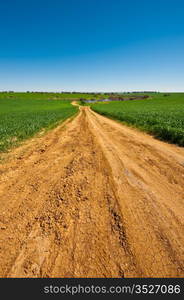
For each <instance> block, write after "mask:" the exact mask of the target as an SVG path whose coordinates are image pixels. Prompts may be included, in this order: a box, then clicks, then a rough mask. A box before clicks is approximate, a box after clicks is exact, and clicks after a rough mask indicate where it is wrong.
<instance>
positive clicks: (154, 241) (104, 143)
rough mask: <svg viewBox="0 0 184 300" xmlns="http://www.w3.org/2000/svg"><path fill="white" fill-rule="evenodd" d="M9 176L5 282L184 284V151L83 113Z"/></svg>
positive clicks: (0, 256)
mask: <svg viewBox="0 0 184 300" xmlns="http://www.w3.org/2000/svg"><path fill="white" fill-rule="evenodd" d="M0 175H1V181H0V204H1V205H0V276H1V277H183V276H184V217H183V208H184V149H182V148H179V147H176V146H174V145H168V144H166V143H163V142H160V141H157V140H155V139H153V138H152V137H150V136H148V135H146V134H144V133H141V132H139V131H136V130H133V129H130V128H127V127H126V126H122V125H120V124H118V123H117V122H115V121H112V120H109V119H107V118H104V117H102V116H100V115H98V114H96V113H94V112H92V111H91V110H90V109H89V108H88V107H83V108H81V112H80V114H79V115H78V116H77V117H76V118H75V119H74V120H73V121H71V122H68V123H66V124H65V125H61V126H59V127H57V128H56V129H54V130H52V131H50V132H49V133H47V134H46V135H45V136H43V137H41V138H39V139H33V140H31V141H29V142H27V143H25V145H24V146H22V147H19V148H18V149H16V150H15V151H13V152H12V154H11V157H10V158H9V159H8V160H7V161H6V162H4V163H3V164H2V165H1V166H0Z"/></svg>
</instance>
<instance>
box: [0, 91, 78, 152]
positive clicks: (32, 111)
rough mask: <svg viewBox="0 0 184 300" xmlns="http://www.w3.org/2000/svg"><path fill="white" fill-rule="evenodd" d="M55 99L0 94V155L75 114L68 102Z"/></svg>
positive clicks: (74, 108) (38, 95)
mask: <svg viewBox="0 0 184 300" xmlns="http://www.w3.org/2000/svg"><path fill="white" fill-rule="evenodd" d="M56 96H57V95H56V94H36V93H35V94H31V93H30V94H29V93H27V94H23V93H19V94H18V93H7V94H6V93H0V152H3V151H6V150H7V149H9V148H11V147H12V146H16V145H18V144H19V142H20V141H22V140H24V139H26V138H29V137H32V136H33V135H34V134H35V133H37V132H39V131H41V130H42V129H45V128H46V129H48V128H52V127H54V126H56V125H57V124H58V123H59V122H60V121H64V120H65V119H67V118H68V117H71V116H72V115H73V114H75V113H76V112H77V111H78V108H77V107H75V106H73V105H71V103H70V101H64V100H59V99H58V100H55V99H57V98H56ZM62 99H63V98H62Z"/></svg>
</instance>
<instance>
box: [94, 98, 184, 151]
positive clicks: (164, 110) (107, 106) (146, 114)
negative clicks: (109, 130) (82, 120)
mask: <svg viewBox="0 0 184 300" xmlns="http://www.w3.org/2000/svg"><path fill="white" fill-rule="evenodd" d="M91 107H92V109H93V110H94V111H96V112H98V113H100V114H102V115H105V116H108V117H111V118H114V119H118V120H120V121H122V122H124V123H125V124H129V125H131V126H135V127H138V128H140V129H141V130H144V131H147V132H149V133H151V134H153V135H154V136H155V137H157V138H159V139H161V140H165V141H169V142H171V143H174V144H178V145H179V146H184V93H173V94H168V95H167V94H161V93H158V94H151V95H150V98H149V99H145V100H129V101H111V102H108V103H96V104H93V105H91Z"/></svg>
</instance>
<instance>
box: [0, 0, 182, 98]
mask: <svg viewBox="0 0 184 300" xmlns="http://www.w3.org/2000/svg"><path fill="white" fill-rule="evenodd" d="M0 90H14V91H26V90H30V91H32V90H37V91H39V90H43V91H44V90H45V91H62V90H63V91H134V90H157V91H178V92H179V91H184V1H183V0H154V1H153V0H149V1H148V0H126V1H124V0H44V1H43V0H36V1H35V0H29V1H28V0H1V1H0Z"/></svg>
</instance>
